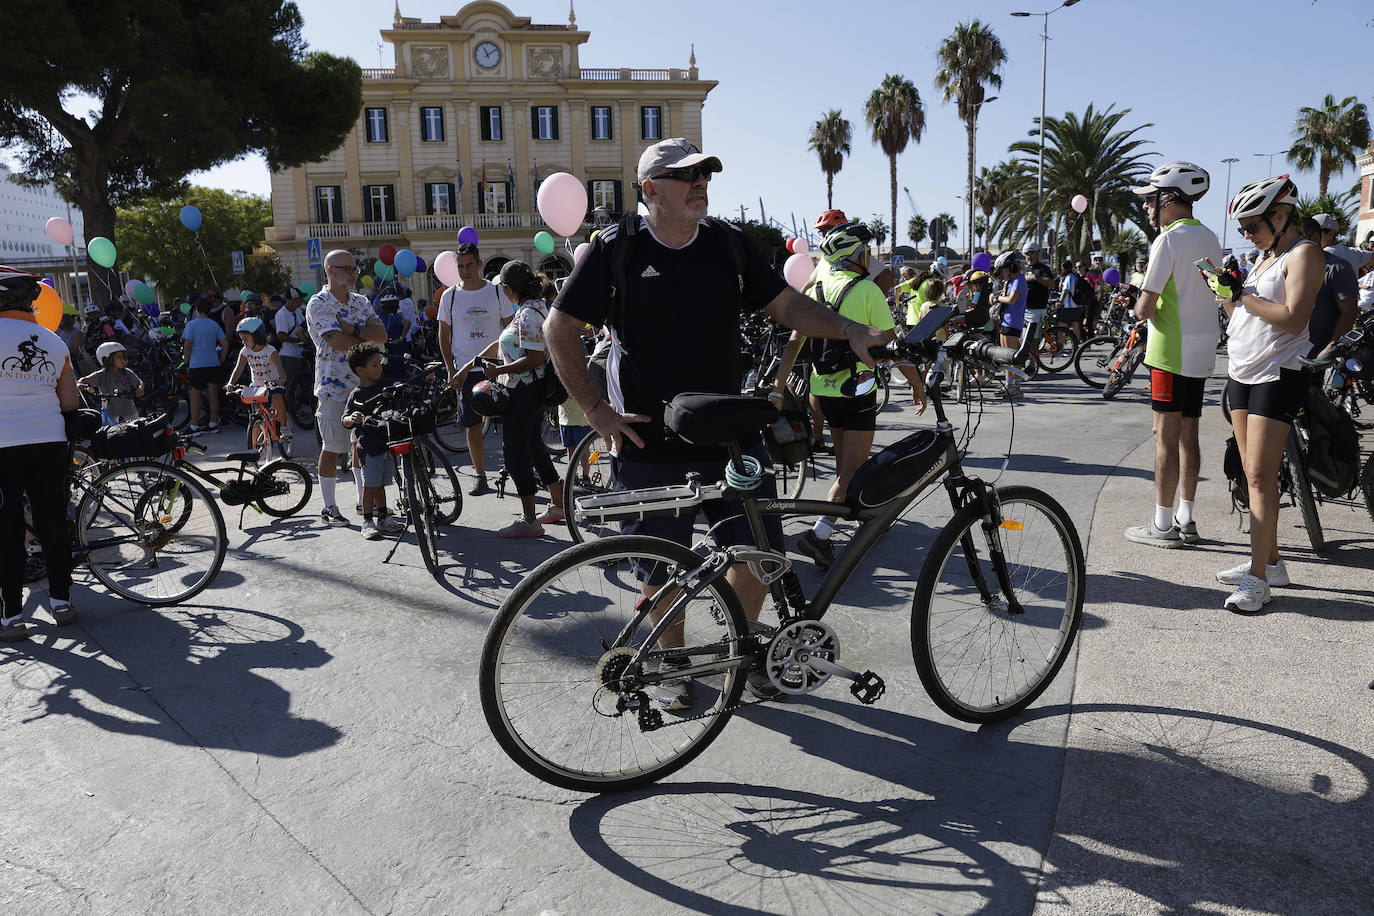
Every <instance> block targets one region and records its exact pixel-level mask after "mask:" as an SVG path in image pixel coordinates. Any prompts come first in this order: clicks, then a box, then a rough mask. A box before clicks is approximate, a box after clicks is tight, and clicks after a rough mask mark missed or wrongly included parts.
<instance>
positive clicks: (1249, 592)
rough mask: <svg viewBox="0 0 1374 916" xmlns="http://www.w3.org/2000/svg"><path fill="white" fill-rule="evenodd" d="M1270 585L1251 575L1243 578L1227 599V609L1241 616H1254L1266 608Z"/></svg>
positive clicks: (1247, 574)
mask: <svg viewBox="0 0 1374 916" xmlns="http://www.w3.org/2000/svg"><path fill="white" fill-rule="evenodd" d="M1270 597H1271V596H1270V594H1269V585H1268V583H1266V582H1265V581H1264V580H1263V579H1261V578H1259V577H1257V576H1252V575H1250V574H1249V573H1246V574H1245V575H1243V576H1241V578H1240V584H1238V585H1237V586H1236V590H1235V591H1234V592H1232V593H1231V597H1229V598H1227V599H1226V604H1225V607H1227V608H1229V609H1230V610H1233V611H1236V612H1238V613H1241V614H1254V613H1257V612H1259V611H1260V610H1262V609H1263V608H1264V606H1265V605H1266V604H1268V603H1269V599H1270Z"/></svg>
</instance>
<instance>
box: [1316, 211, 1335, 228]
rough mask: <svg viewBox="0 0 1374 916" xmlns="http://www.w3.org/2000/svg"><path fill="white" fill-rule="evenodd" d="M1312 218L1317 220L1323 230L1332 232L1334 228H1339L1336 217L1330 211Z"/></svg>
mask: <svg viewBox="0 0 1374 916" xmlns="http://www.w3.org/2000/svg"><path fill="white" fill-rule="evenodd" d="M1312 219H1314V220H1316V222H1317V225H1318V226H1321V227H1322V231H1323V232H1330V231H1331V230H1332V229H1335V228H1337V226H1336V217H1334V216H1332V215H1331V214H1330V213H1318V214H1317V215H1316V216H1314V217H1312Z"/></svg>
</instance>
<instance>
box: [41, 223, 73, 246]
mask: <svg viewBox="0 0 1374 916" xmlns="http://www.w3.org/2000/svg"><path fill="white" fill-rule="evenodd" d="M44 228H45V229H47V231H48V238H50V239H52V240H53V241H54V242H56V243H57V244H59V245H70V244H71V243H72V239H74V238H75V237H76V236H75V234H74V233H73V232H72V224H71V223H69V222H67V221H66V220H65V219H63V218H62V217H60V216H54V217H53V218H52V219H50V220H48V224H47V226H45V227H44Z"/></svg>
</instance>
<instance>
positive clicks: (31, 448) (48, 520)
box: [0, 442, 72, 619]
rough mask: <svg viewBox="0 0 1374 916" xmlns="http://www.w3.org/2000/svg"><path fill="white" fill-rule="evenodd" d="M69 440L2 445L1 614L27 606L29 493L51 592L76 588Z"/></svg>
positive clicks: (65, 594) (66, 593)
mask: <svg viewBox="0 0 1374 916" xmlns="http://www.w3.org/2000/svg"><path fill="white" fill-rule="evenodd" d="M67 464H68V458H67V443H65V442H43V443H39V444H37V445H13V446H10V447H9V448H0V617H2V618H5V619H9V618H11V617H18V616H19V615H21V614H22V613H23V612H24V560H25V558H26V556H27V552H26V551H25V549H24V494H25V493H27V494H28V496H29V508H30V512H31V514H32V516H33V529H34V533H35V534H37V535H38V540H39V543H41V544H42V545H43V560H44V562H46V563H47V565H48V593H49V594H50V595H51V596H52V597H53V598H58V599H61V600H64V601H65V600H67V599H68V598H70V597H71V593H72V547H71V541H70V539H69V537H68V535H67V489H66V471H67Z"/></svg>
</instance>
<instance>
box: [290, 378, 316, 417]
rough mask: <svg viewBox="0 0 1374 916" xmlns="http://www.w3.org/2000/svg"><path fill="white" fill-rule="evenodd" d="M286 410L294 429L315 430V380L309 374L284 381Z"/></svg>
mask: <svg viewBox="0 0 1374 916" xmlns="http://www.w3.org/2000/svg"><path fill="white" fill-rule="evenodd" d="M286 409H287V412H288V413H289V415H290V417H291V423H292V424H293V425H294V426H295V427H296V429H314V428H315V379H314V377H312V376H311V374H310V373H309V372H297V373H296V374H295V375H293V376H291V378H289V379H287V380H286Z"/></svg>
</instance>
